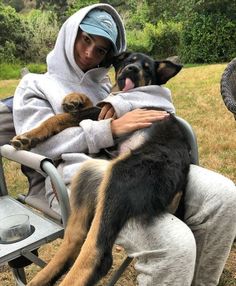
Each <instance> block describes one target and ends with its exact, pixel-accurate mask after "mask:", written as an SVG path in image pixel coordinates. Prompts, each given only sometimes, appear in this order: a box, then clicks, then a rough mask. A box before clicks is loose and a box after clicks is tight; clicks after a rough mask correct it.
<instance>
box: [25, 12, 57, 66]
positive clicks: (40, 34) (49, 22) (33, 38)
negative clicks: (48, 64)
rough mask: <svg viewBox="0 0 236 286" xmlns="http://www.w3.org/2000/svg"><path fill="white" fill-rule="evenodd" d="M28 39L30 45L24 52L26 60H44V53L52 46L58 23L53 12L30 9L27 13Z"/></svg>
mask: <svg viewBox="0 0 236 286" xmlns="http://www.w3.org/2000/svg"><path fill="white" fill-rule="evenodd" d="M26 20H27V23H28V34H27V37H28V39H27V40H28V41H29V42H30V47H29V48H28V50H27V52H26V59H27V61H34V62H45V59H46V55H47V54H48V52H49V51H50V50H51V49H52V48H53V46H54V43H55V40H56V37H57V34H58V31H59V24H58V21H57V16H56V14H55V13H53V12H50V11H43V12H42V11H40V10H32V11H31V13H29V14H28V16H27V18H26Z"/></svg>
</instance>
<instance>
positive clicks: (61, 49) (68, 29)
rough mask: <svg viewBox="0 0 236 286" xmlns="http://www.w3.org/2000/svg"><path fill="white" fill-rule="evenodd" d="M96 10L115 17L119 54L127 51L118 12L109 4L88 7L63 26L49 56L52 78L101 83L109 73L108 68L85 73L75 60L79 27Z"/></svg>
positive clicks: (49, 68) (48, 61)
mask: <svg viewBox="0 0 236 286" xmlns="http://www.w3.org/2000/svg"><path fill="white" fill-rule="evenodd" d="M96 8H99V9H102V10H105V11H107V12H108V13H109V14H110V15H111V16H112V17H113V19H114V21H115V23H116V25H117V29H118V37H117V42H116V45H117V52H118V53H120V52H122V51H124V50H125V49H126V38H125V29H124V25H123V22H122V20H121V18H120V16H119V14H118V13H117V11H116V10H115V9H114V8H113V7H112V6H110V5H109V4H94V5H90V6H87V7H85V8H82V9H80V10H79V11H78V12H76V13H75V14H73V15H72V16H70V17H69V18H68V19H67V20H66V22H65V23H64V24H63V25H62V27H61V29H60V31H59V33H58V37H57V40H56V43H55V46H54V49H53V50H52V51H51V52H50V53H49V54H48V56H47V67H48V73H49V74H50V75H51V76H53V77H57V78H60V79H61V80H65V81H68V82H74V83H75V82H76V83H77V84H79V83H81V81H83V79H84V77H85V76H86V79H87V78H90V79H91V80H93V81H96V82H99V81H101V80H102V79H103V78H104V77H105V75H106V73H107V71H108V69H107V68H103V67H101V68H95V69H91V70H89V71H88V72H86V73H84V72H83V71H82V70H81V69H80V68H79V67H78V65H77V64H76V62H75V59H74V43H75V40H76V36H77V33H78V29H79V25H80V23H81V21H82V20H83V18H84V17H85V16H86V15H87V14H88V13H89V12H90V11H91V10H92V9H96Z"/></svg>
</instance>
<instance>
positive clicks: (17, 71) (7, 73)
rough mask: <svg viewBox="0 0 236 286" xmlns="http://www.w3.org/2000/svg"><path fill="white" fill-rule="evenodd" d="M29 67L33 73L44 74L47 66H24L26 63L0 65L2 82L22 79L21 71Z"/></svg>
mask: <svg viewBox="0 0 236 286" xmlns="http://www.w3.org/2000/svg"><path fill="white" fill-rule="evenodd" d="M24 67H27V68H28V69H29V70H30V72H32V73H44V72H45V71H46V65H45V64H33V63H31V64H24V63H14V64H8V63H0V80H8V79H20V77H21V69H22V68H24Z"/></svg>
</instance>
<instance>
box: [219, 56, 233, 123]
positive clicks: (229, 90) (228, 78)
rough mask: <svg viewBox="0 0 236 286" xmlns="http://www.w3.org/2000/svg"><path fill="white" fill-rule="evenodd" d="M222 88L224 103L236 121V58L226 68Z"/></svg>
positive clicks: (222, 78)
mask: <svg viewBox="0 0 236 286" xmlns="http://www.w3.org/2000/svg"><path fill="white" fill-rule="evenodd" d="M220 88H221V95H222V98H223V101H224V103H225V105H226V107H227V108H228V110H229V111H230V112H232V113H233V115H234V119H235V120H236V58H234V59H233V60H232V61H231V62H229V63H228V65H227V66H226V68H225V70H224V72H223V74H222V77H221V85H220Z"/></svg>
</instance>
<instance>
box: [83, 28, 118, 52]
mask: <svg viewBox="0 0 236 286" xmlns="http://www.w3.org/2000/svg"><path fill="white" fill-rule="evenodd" d="M80 28H81V30H82V31H84V32H86V33H88V34H91V35H96V36H101V37H104V38H106V39H108V40H109V41H110V42H111V43H112V47H113V49H114V51H115V53H117V47H116V44H115V43H114V42H113V40H112V38H111V36H110V35H109V34H108V33H106V32H105V31H103V30H102V29H99V28H97V27H95V26H91V25H86V24H80Z"/></svg>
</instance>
